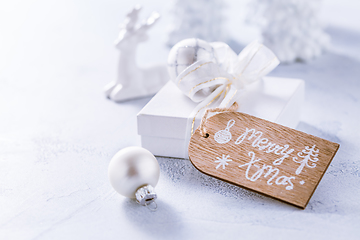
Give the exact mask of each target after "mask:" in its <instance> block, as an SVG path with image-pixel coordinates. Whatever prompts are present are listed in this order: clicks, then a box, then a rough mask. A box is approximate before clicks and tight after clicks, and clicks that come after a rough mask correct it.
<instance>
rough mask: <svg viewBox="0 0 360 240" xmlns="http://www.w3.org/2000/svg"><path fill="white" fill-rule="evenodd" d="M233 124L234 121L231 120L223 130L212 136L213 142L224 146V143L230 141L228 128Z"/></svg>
mask: <svg viewBox="0 0 360 240" xmlns="http://www.w3.org/2000/svg"><path fill="white" fill-rule="evenodd" d="M234 124H235V120H234V119H231V120H230V121H229V122H228V124H227V126H226V128H225V130H220V131H218V132H216V133H215V135H214V140H215V141H216V142H217V143H220V144H224V143H227V142H229V141H230V140H231V132H230V128H231V127H232V126H233V125H234Z"/></svg>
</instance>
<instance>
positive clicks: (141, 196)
mask: <svg viewBox="0 0 360 240" xmlns="http://www.w3.org/2000/svg"><path fill="white" fill-rule="evenodd" d="M135 197H136V201H137V202H138V203H139V204H140V205H143V206H148V205H149V204H151V203H153V202H154V201H155V200H156V198H157V195H156V193H155V190H154V188H153V187H152V186H151V185H145V186H142V187H140V188H139V189H138V190H137V191H136V193H135Z"/></svg>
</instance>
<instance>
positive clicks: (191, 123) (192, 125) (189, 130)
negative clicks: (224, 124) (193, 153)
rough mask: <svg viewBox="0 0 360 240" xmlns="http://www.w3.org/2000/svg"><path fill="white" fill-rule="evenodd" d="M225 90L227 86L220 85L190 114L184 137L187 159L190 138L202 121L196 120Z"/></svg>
mask: <svg viewBox="0 0 360 240" xmlns="http://www.w3.org/2000/svg"><path fill="white" fill-rule="evenodd" d="M224 90H225V86H221V87H218V88H217V89H215V91H214V92H212V93H211V94H210V95H209V96H208V97H206V98H205V99H204V100H203V101H202V102H200V103H199V104H198V105H197V106H196V107H195V108H194V110H193V111H192V112H191V113H190V115H189V116H188V118H187V123H186V129H185V137H184V139H185V141H184V158H185V159H189V154H188V148H189V143H190V138H191V136H192V135H193V133H194V132H195V129H196V127H197V126H198V124H199V122H200V120H199V122H198V121H196V120H197V117H198V116H201V115H202V114H201V113H203V112H204V111H205V109H206V108H207V107H209V106H210V105H212V104H213V103H214V102H215V101H216V100H217V99H218V98H219V96H221V95H222V93H223V92H224Z"/></svg>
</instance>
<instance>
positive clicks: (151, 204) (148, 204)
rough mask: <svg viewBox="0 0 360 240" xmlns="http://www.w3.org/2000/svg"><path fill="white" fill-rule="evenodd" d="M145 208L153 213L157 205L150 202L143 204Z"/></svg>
mask: <svg viewBox="0 0 360 240" xmlns="http://www.w3.org/2000/svg"><path fill="white" fill-rule="evenodd" d="M145 206H146V207H147V208H148V209H149V210H150V211H152V212H155V211H156V210H157V203H156V202H155V200H154V201H151V202H150V203H145ZM151 206H153V207H151Z"/></svg>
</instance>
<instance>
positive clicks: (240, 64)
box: [170, 40, 279, 153]
mask: <svg viewBox="0 0 360 240" xmlns="http://www.w3.org/2000/svg"><path fill="white" fill-rule="evenodd" d="M184 41H186V43H187V42H188V40H184ZM195 42H196V45H195V46H178V48H179V49H180V48H184V49H189V51H190V50H191V49H194V52H195V53H194V59H197V58H196V57H197V51H198V49H205V50H206V49H208V48H209V49H212V51H211V53H213V54H205V55H204V54H203V55H202V56H208V57H202V58H199V60H197V61H195V62H194V63H192V64H191V65H190V66H188V67H186V68H185V69H184V70H183V71H182V72H181V73H180V74H179V75H178V76H177V77H176V78H175V79H172V81H174V83H175V84H176V85H177V86H178V88H179V89H180V90H181V91H182V92H183V93H184V94H185V95H186V96H188V97H189V98H190V99H191V100H192V101H194V102H197V103H198V105H197V106H196V107H195V109H194V110H193V111H192V113H191V114H190V116H189V117H188V121H187V127H186V128H187V129H186V131H185V146H184V147H185V152H186V153H187V145H188V142H189V140H190V137H191V135H192V134H193V132H194V129H195V119H196V117H197V116H198V114H199V113H200V112H201V111H203V110H204V109H205V108H208V107H219V108H228V107H230V106H232V104H233V103H234V102H235V101H236V100H237V99H238V97H239V96H240V95H241V93H242V91H243V90H244V88H245V86H246V85H248V84H251V83H253V82H255V81H257V80H259V79H261V78H262V77H263V76H265V75H266V74H268V73H269V72H270V71H272V70H273V69H274V68H275V67H276V66H277V65H278V64H279V60H278V59H277V58H276V56H275V54H274V53H273V52H272V51H271V50H270V49H268V48H267V47H265V46H264V45H262V44H260V43H258V42H256V41H255V42H252V43H250V44H249V45H248V46H246V47H245V48H244V49H243V50H242V51H241V52H240V54H239V55H236V53H235V52H234V51H233V50H232V49H231V48H230V47H229V46H228V45H227V44H226V43H222V42H213V43H210V44H208V43H206V42H205V41H202V40H196V41H195ZM200 42H201V43H202V44H207V45H206V46H207V48H204V46H199V45H198V43H200ZM175 47H176V45H175ZM174 52H175V53H176V54H175V56H176V57H180V56H179V55H178V53H179V51H174ZM182 57H185V55H184V56H182ZM186 57H188V56H187V55H186ZM188 58H189V57H188ZM176 59H177V58H176ZM173 65H175V66H180V65H179V62H177V60H176V62H175V64H173ZM170 66H172V65H170ZM190 129H191V131H190Z"/></svg>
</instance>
